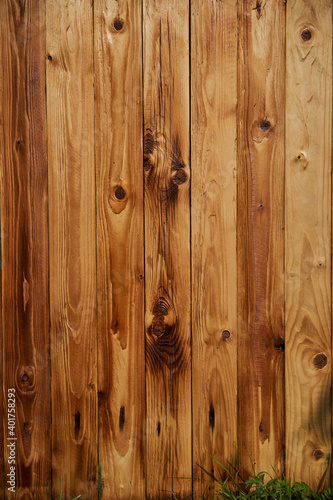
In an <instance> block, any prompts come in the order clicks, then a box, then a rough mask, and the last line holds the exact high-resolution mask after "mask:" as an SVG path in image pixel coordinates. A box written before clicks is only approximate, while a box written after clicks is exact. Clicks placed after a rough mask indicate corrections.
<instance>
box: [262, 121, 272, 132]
mask: <svg viewBox="0 0 333 500" xmlns="http://www.w3.org/2000/svg"><path fill="white" fill-rule="evenodd" d="M270 127H271V123H270V122H269V121H268V120H262V122H261V123H260V128H261V130H263V131H264V132H267V130H268V129H270Z"/></svg>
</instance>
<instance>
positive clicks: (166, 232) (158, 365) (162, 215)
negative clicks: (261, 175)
mask: <svg viewBox="0 0 333 500" xmlns="http://www.w3.org/2000/svg"><path fill="white" fill-rule="evenodd" d="M143 7H144V8H143V71H144V73H143V74H144V82H143V88H144V165H143V166H144V173H145V300H146V315H145V323H146V395H147V398H146V411H147V431H146V432H147V443H146V445H147V498H150V499H157V498H161V499H162V498H172V492H173V493H174V494H175V495H176V496H179V497H181V498H190V497H191V490H192V485H191V479H190V478H191V472H192V471H191V468H192V464H191V316H190V303H191V289H190V200H189V184H190V164H189V161H190V121H189V114H190V113H189V112H190V103H189V43H190V40H189V29H188V20H189V5H188V1H187V0H172V1H170V2H164V1H162V0H156V1H155V0H144V5H143ZM186 478H189V479H186Z"/></svg>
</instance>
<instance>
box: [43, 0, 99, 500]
mask: <svg viewBox="0 0 333 500" xmlns="http://www.w3.org/2000/svg"><path fill="white" fill-rule="evenodd" d="M92 19H93V12H92V6H91V3H90V2H81V1H79V0H73V1H71V2H67V0H60V1H58V0H57V1H55V0H48V1H47V3H46V27H47V37H46V51H47V123H48V159H49V201H50V208H49V228H50V235H49V241H50V314H51V348H52V352H51V355H52V385H51V391H52V495H53V496H54V497H59V494H60V479H61V480H62V491H63V498H66V499H67V498H73V497H74V496H76V495H82V497H83V498H97V497H98V491H97V465H98V464H97V451H98V450H97V440H98V430H97V329H96V255H95V251H96V250H95V249H96V241H95V224H96V221H95V167H94V90H93V31H92V30H93V25H92Z"/></svg>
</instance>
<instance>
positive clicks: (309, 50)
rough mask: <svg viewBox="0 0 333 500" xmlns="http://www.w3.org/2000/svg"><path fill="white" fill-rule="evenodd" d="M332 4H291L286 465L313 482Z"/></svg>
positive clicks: (318, 468)
mask: <svg viewBox="0 0 333 500" xmlns="http://www.w3.org/2000/svg"><path fill="white" fill-rule="evenodd" d="M331 9H332V2H331V1H328V0H318V1H317V0H316V1H314V0H309V1H306V2H304V1H301V0H290V1H289V0H288V4H287V50H286V58H287V59H286V67H287V74H286V342H287V349H288V350H287V358H286V415H287V421H286V430H287V435H286V447H287V449H286V451H287V455H286V469H287V471H291V472H292V473H295V475H296V477H297V478H300V479H302V480H304V481H310V482H312V483H313V484H316V482H319V479H320V477H321V476H322V474H323V473H324V471H325V469H326V467H327V466H328V464H327V459H328V456H329V454H330V453H331V449H332V445H331V443H332V441H331V439H332V436H331V411H332V406H331V310H332V309H331V305H332V304H331V279H332V274H331V210H332V203H331V147H332V146H331V139H332V125H331V121H332V11H331ZM326 482H329V474H328V475H327V477H326Z"/></svg>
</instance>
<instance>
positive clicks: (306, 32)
mask: <svg viewBox="0 0 333 500" xmlns="http://www.w3.org/2000/svg"><path fill="white" fill-rule="evenodd" d="M301 37H302V40H303V41H304V42H308V41H309V40H311V37H312V33H311V31H310V30H309V28H305V29H304V30H303V31H302V33H301Z"/></svg>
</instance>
